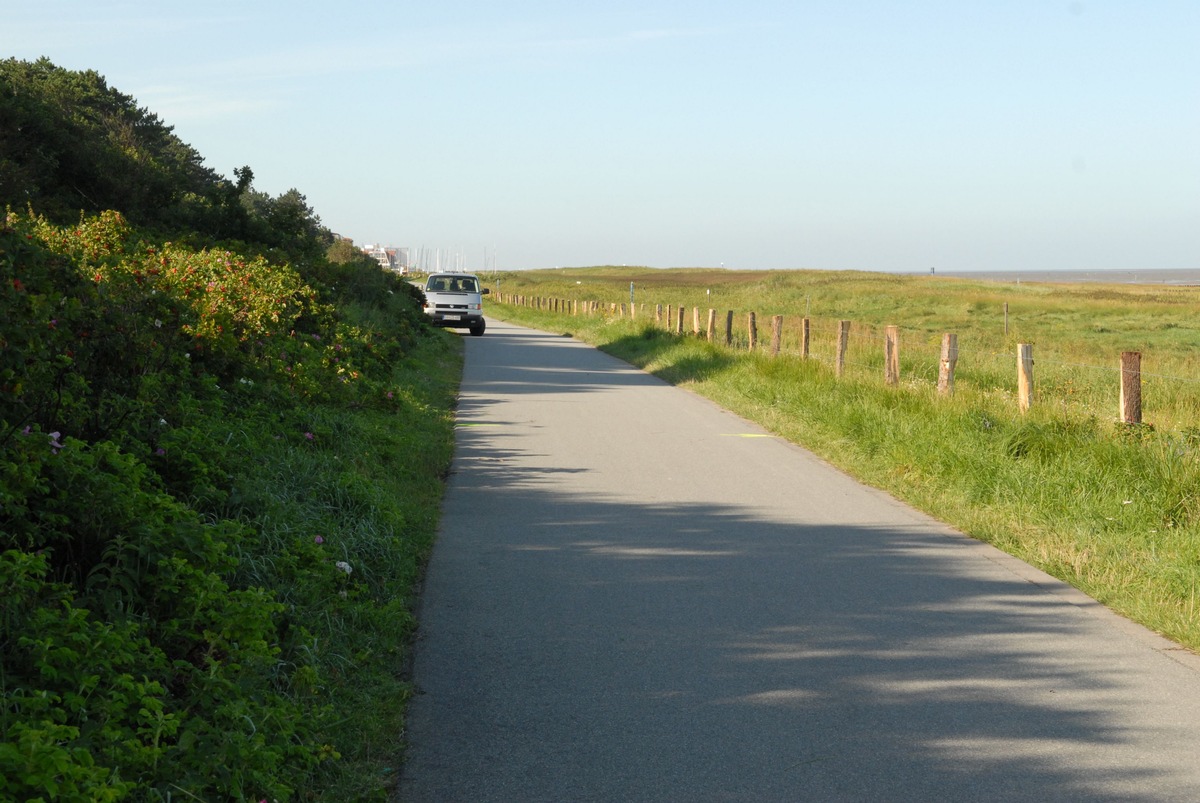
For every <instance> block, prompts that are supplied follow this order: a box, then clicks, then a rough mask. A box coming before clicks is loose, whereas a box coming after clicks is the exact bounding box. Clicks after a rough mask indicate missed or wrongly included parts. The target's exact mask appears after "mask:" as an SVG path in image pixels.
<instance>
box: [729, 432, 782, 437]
mask: <svg viewBox="0 0 1200 803" xmlns="http://www.w3.org/2000/svg"><path fill="white" fill-rule="evenodd" d="M721 437H722V438H774V437H775V436H774V435H766V434H762V433H758V432H722V433H721Z"/></svg>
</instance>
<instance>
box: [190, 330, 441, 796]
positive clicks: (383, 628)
mask: <svg viewBox="0 0 1200 803" xmlns="http://www.w3.org/2000/svg"><path fill="white" fill-rule="evenodd" d="M461 366H462V361H461V348H460V345H459V343H458V341H457V339H456V338H453V337H449V336H446V335H445V333H438V337H436V338H433V339H429V340H426V341H423V342H422V344H421V345H420V346H419V347H418V348H416V349H415V350H414V351H413V353H412V354H410V355H409V356H408V357H407V358H406V359H405V360H404V361H403V362H402V363H401V364H399V365H397V366H396V367H395V369H394V371H393V374H392V377H391V382H390V384H391V385H392V386H393V387H396V388H398V390H397V391H395V397H394V398H393V402H394V406H393V409H390V410H378V409H347V408H346V407H344V406H340V405H339V406H332V405H328V406H327V405H313V406H309V407H304V408H295V409H290V410H287V411H286V412H284V413H282V414H280V413H279V411H278V410H274V409H268V408H266V407H263V406H259V405H255V406H254V407H252V408H250V409H248V411H247V416H246V417H245V418H244V419H242V420H239V421H237V422H235V423H232V424H231V423H230V422H227V421H226V422H216V421H214V422H211V425H212V427H213V431H212V433H211V434H212V436H213V437H225V438H233V439H241V440H242V441H244V448H242V449H240V450H239V454H240V455H241V456H242V461H241V462H240V464H239V465H237V466H236V467H235V468H234V476H233V482H232V485H233V488H234V489H235V490H234V491H233V494H232V498H231V502H230V507H231V509H230V510H228V511H227V514H228V515H229V516H230V517H232V518H237V519H239V520H242V521H244V522H246V523H248V524H250V525H251V526H252V527H253V529H254V530H255V531H256V532H257V533H258V536H259V537H258V541H257V543H256V544H254V545H253V546H252V547H251V548H249V549H248V550H247V551H246V552H245V553H244V554H242V555H241V556H240V558H241V562H240V565H241V573H242V575H243V576H242V578H241V579H242V582H244V583H245V584H246V585H247V586H250V587H254V586H259V587H264V588H271V589H276V590H277V599H278V600H279V602H280V603H282V605H283V612H282V616H283V617H284V618H285V619H286V620H287V622H288V623H289V624H290V626H291V627H292V628H293V629H295V630H297V631H302V632H303V633H304V637H303V638H298V639H296V640H295V642H296V644H297V645H298V647H297V653H298V654H297V655H294V656H291V658H292V660H294V661H295V662H296V663H297V664H301V665H303V666H304V667H305V669H304V671H302V672H299V673H293V676H292V678H291V679H290V680H289V681H288V682H289V691H290V693H291V694H293V695H294V696H297V697H302V698H308V699H311V700H312V701H314V704H315V705H314V708H313V716H314V717H315V718H316V723H315V724H316V730H317V731H318V732H319V733H320V741H322V742H323V743H324V744H326V745H328V751H329V754H330V757H331V758H335V757H336V758H337V759H339V760H336V761H324V762H322V763H321V764H320V766H319V769H318V771H317V774H316V775H315V776H314V777H313V778H312V779H310V780H309V781H308V782H307V783H306V784H304V785H303V786H302V788H300V789H298V790H297V791H298V794H299V796H300V797H302V798H304V799H317V800H328V801H343V800H383V799H385V798H386V795H387V791H388V789H389V788H390V787H391V786H392V785H393V783H394V781H395V773H396V769H397V766H398V762H399V758H400V756H399V749H400V746H399V744H398V742H399V740H400V739H401V736H402V734H403V714H404V708H405V702H406V701H407V699H408V695H409V693H410V686H409V684H408V682H407V680H406V679H405V677H404V667H405V664H406V661H407V650H408V644H409V642H410V639H411V637H412V633H413V629H414V627H415V619H414V615H413V609H414V602H415V594H416V591H417V587H418V581H419V575H420V571H421V567H422V566H423V565H424V563H425V560H426V559H427V557H428V553H429V549H430V548H431V546H432V543H433V537H434V532H435V528H436V524H437V518H438V515H439V508H440V503H441V498H442V490H443V482H444V478H445V472H446V471H447V469H448V468H449V465H450V460H451V456H452V454H453V447H454V429H453V400H454V396H455V394H456V391H457V386H458V381H459V378H460V374H461ZM301 653H302V654H301ZM287 660H288V657H287V656H284V661H285V662H287Z"/></svg>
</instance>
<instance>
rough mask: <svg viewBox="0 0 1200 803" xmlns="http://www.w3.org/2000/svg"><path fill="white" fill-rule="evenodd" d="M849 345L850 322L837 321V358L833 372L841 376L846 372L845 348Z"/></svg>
mask: <svg viewBox="0 0 1200 803" xmlns="http://www.w3.org/2000/svg"><path fill="white" fill-rule="evenodd" d="M849 345H850V321H838V339H837V357H836V358H835V361H834V365H835V366H836V369H835V372H836V374H837V375H838V376H841V375H842V374H844V373H845V372H846V348H847V347H848V346H849Z"/></svg>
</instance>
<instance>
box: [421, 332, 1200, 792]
mask: <svg viewBox="0 0 1200 803" xmlns="http://www.w3.org/2000/svg"><path fill="white" fill-rule="evenodd" d="M466 349H467V360H466V368H465V374H464V381H463V385H462V391H461V398H460V404H459V411H458V416H459V429H458V447H457V452H456V457H455V464H454V474H453V477H452V478H451V481H450V485H449V488H448V491H447V495H446V500H445V508H444V514H443V520H442V523H441V528H440V535H439V540H438V542H437V544H436V546H435V549H434V553H433V557H432V559H431V562H430V565H429V571H428V576H427V581H426V587H425V591H424V595H423V604H422V609H421V612H420V620H421V625H420V635H419V639H418V643H417V647H416V651H415V659H414V670H413V671H414V680H415V683H416V685H417V688H418V693H417V695H416V696H415V698H414V699H413V701H412V703H411V705H410V711H409V719H408V731H407V733H406V734H405V738H406V742H407V744H408V749H407V760H406V764H405V767H404V770H403V774H402V779H401V782H400V786H399V792H398V794H399V799H400V800H402V801H412V802H413V803H418V802H424V801H810V800H811V801H840V800H847V801H888V800H896V801H933V800H939V801H952V800H953V801H968V800H969V801H983V800H987V801H1001V800H1013V801H1028V800H1038V801H1060V800H1062V801H1068V800H1080V801H1172V800H1177V801H1195V800H1200V666H1198V664H1197V659H1196V657H1195V656H1193V655H1192V654H1191V653H1188V652H1185V651H1183V650H1181V649H1179V648H1178V647H1176V645H1174V644H1172V643H1170V642H1167V641H1166V640H1163V639H1160V638H1158V637H1157V636H1154V635H1153V634H1151V633H1149V632H1148V631H1145V630H1143V629H1141V628H1139V627H1137V626H1135V625H1132V624H1131V623H1129V622H1127V621H1126V620H1124V619H1121V618H1119V617H1117V616H1115V615H1113V614H1111V613H1110V612H1108V611H1107V610H1106V609H1105V608H1103V607H1102V606H1099V605H1097V604H1096V603H1094V602H1093V601H1092V600H1090V599H1088V598H1087V597H1085V596H1083V595H1082V594H1080V593H1079V592H1076V591H1074V590H1073V589H1070V588H1069V587H1067V586H1065V585H1063V584H1061V583H1059V582H1058V581H1056V580H1053V579H1052V578H1050V577H1048V576H1047V575H1045V574H1043V573H1041V572H1039V571H1036V570H1034V569H1032V568H1030V567H1029V566H1027V565H1026V564H1024V563H1021V562H1020V561H1017V560H1016V559H1014V558H1011V557H1009V556H1007V555H1004V554H1003V553H1000V552H999V551H997V550H995V549H993V548H991V547H989V546H987V545H984V544H982V543H979V542H977V541H974V540H972V539H969V538H967V537H965V536H963V535H961V534H960V533H958V532H956V531H954V530H952V529H950V528H949V527H947V526H945V525H943V524H940V523H938V522H936V521H934V520H932V519H930V518H928V517H927V516H925V515H922V514H920V513H918V512H916V511H914V510H912V509H911V508H908V507H906V506H904V505H902V504H900V503H899V502H897V501H895V500H893V499H892V498H890V497H888V496H886V495H885V494H883V493H880V492H878V491H875V490H872V489H869V488H865V487H863V486H861V485H859V484H858V483H856V482H854V481H852V480H851V479H849V478H848V477H846V476H845V475H843V474H841V473H840V472H838V471H836V470H834V469H832V468H831V467H829V466H828V465H827V464H825V463H823V462H822V461H820V460H818V459H817V458H815V457H814V456H812V455H811V454H809V453H808V452H806V451H804V450H803V449H800V448H797V447H795V446H792V445H790V444H788V443H786V442H783V441H781V440H779V439H777V438H774V437H770V436H768V435H767V434H766V433H765V432H764V431H763V430H761V429H759V428H758V427H756V426H754V425H752V424H749V423H747V422H746V421H744V420H742V419H740V418H738V417H737V416H734V415H732V414H730V413H727V412H725V411H723V410H721V409H719V408H718V407H716V406H715V405H713V404H712V403H710V402H708V401H706V400H703V399H701V398H699V397H697V396H695V395H693V394H690V393H689V392H687V391H685V390H681V389H678V388H673V387H670V386H668V385H666V384H664V383H662V382H660V381H659V380H657V379H655V378H653V377H651V376H649V375H647V374H645V373H643V372H641V371H638V370H636V369H633V368H631V367H629V366H628V365H626V364H624V363H622V362H620V361H618V360H615V359H613V358H611V357H609V356H607V355H604V354H602V353H600V352H598V351H596V350H594V349H592V348H590V347H588V346H585V345H582V344H580V343H577V342H575V341H573V340H571V339H569V338H566V337H562V336H557V335H553V334H547V333H543V332H536V331H532V330H528V329H522V328H519V327H515V326H512V325H508V324H505V323H501V322H494V321H489V325H488V333H487V335H485V336H484V337H482V338H468V339H466Z"/></svg>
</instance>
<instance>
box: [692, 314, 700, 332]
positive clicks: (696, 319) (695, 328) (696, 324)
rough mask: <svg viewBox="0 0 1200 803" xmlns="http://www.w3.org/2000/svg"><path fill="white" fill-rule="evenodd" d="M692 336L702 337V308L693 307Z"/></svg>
mask: <svg viewBox="0 0 1200 803" xmlns="http://www.w3.org/2000/svg"><path fill="white" fill-rule="evenodd" d="M692 334H693V335H695V336H696V337H700V308H699V307H692Z"/></svg>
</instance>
